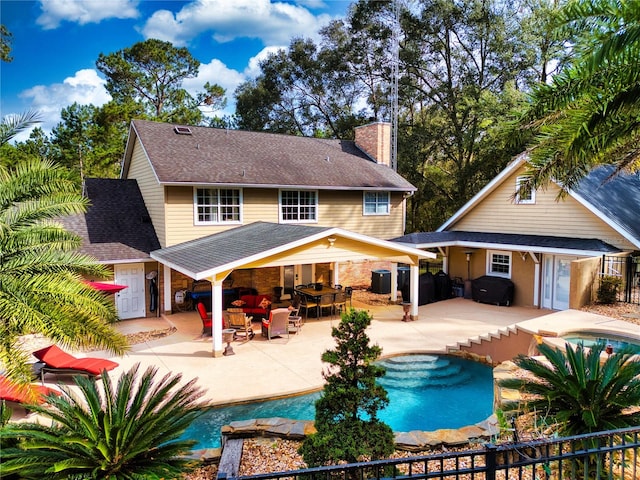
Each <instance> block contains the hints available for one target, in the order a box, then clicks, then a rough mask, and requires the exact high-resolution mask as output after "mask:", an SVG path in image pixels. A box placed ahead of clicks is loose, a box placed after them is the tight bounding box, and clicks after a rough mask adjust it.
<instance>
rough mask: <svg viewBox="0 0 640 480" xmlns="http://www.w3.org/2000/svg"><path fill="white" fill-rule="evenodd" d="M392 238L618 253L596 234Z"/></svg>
mask: <svg viewBox="0 0 640 480" xmlns="http://www.w3.org/2000/svg"><path fill="white" fill-rule="evenodd" d="M393 241H394V242H398V243H402V244H404V245H410V246H412V247H415V248H438V247H448V246H459V247H469V248H488V249H491V248H493V249H503V250H505V249H508V250H516V251H518V250H522V251H534V252H542V253H553V254H569V255H589V256H598V255H603V254H615V253H620V250H619V249H618V248H616V247H614V246H612V245H609V244H608V243H605V242H603V241H602V240H598V239H596V238H570V237H552V236H547V235H521V234H512V233H487V232H461V231H445V232H421V233H410V234H408V235H404V236H402V237H398V238H395V239H394V240H393Z"/></svg>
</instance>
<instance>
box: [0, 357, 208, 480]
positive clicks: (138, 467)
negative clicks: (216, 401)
mask: <svg viewBox="0 0 640 480" xmlns="http://www.w3.org/2000/svg"><path fill="white" fill-rule="evenodd" d="M138 370H139V365H135V366H134V367H133V368H131V370H129V371H128V372H125V373H123V374H122V376H121V377H120V379H119V380H118V384H117V388H116V389H114V385H113V383H112V381H111V379H110V377H109V376H108V375H103V376H102V382H101V387H102V388H99V386H98V384H97V382H95V381H93V380H92V379H89V378H87V377H84V376H79V377H76V378H75V383H76V384H77V386H78V387H79V389H80V394H81V398H79V397H76V396H75V395H74V394H73V393H72V390H71V389H70V388H69V387H65V386H61V387H60V388H61V390H62V395H60V396H55V395H51V396H49V397H48V402H49V404H50V405H49V406H48V407H47V406H44V407H43V406H38V405H33V406H31V407H30V408H31V409H32V410H33V411H34V412H37V413H38V414H40V415H42V416H43V417H45V418H46V419H50V420H52V421H53V422H52V423H51V425H43V423H48V422H39V423H22V424H10V425H7V426H5V427H4V428H3V429H2V430H0V433H1V435H0V438H1V439H2V441H3V442H6V441H7V440H9V441H11V440H13V441H16V440H17V441H18V444H17V446H16V447H11V446H8V447H5V446H4V445H3V448H2V457H3V458H2V464H1V465H0V473H2V475H10V474H13V473H19V474H20V476H21V478H38V479H41V478H47V479H53V480H55V479H68V478H93V479H95V478H104V479H107V478H109V479H135V478H145V479H160V478H181V476H182V474H183V473H184V472H186V471H189V470H190V469H191V468H192V467H193V466H194V463H193V462H192V461H190V460H188V459H187V457H186V455H187V454H189V453H190V450H191V448H192V447H193V445H194V444H195V443H196V442H195V441H194V440H186V439H183V438H181V436H182V435H183V434H184V431H185V429H186V428H187V427H188V426H189V425H190V424H191V422H192V421H193V420H195V419H196V418H197V417H198V416H200V415H201V414H202V413H203V412H204V409H205V407H206V405H205V404H204V403H200V402H199V401H198V399H199V398H200V397H201V396H202V395H203V393H204V392H203V391H202V390H201V389H200V388H198V387H197V386H196V385H195V381H196V379H193V380H191V381H190V382H188V383H186V384H185V385H183V386H180V385H179V383H180V380H181V375H175V376H171V375H170V374H167V375H165V376H164V377H163V378H162V379H160V381H158V382H156V381H155V376H156V374H157V369H156V368H155V367H149V368H147V370H146V371H145V372H144V374H143V375H142V377H140V380H139V381H138Z"/></svg>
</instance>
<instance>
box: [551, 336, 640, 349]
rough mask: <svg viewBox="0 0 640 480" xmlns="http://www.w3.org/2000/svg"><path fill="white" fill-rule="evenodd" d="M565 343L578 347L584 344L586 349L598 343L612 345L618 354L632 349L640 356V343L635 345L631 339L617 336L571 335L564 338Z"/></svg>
mask: <svg viewBox="0 0 640 480" xmlns="http://www.w3.org/2000/svg"><path fill="white" fill-rule="evenodd" d="M562 338H563V339H564V340H565V341H567V342H569V343H572V344H574V345H577V344H578V343H582V344H583V345H584V346H585V347H592V346H593V345H595V344H596V343H604V344H605V345H611V346H612V347H613V351H614V352H618V351H620V350H622V349H623V348H627V347H631V351H632V352H634V353H638V354H640V343H634V342H632V341H630V340H629V339H623V338H621V337H616V336H609V335H608V336H604V335H603V334H598V333H582V332H580V333H570V334H568V335H566V336H563V337H562Z"/></svg>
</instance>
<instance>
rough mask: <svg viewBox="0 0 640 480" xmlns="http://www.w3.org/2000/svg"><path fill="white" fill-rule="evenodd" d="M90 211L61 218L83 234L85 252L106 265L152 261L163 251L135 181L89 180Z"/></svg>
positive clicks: (71, 228)
mask: <svg viewBox="0 0 640 480" xmlns="http://www.w3.org/2000/svg"><path fill="white" fill-rule="evenodd" d="M85 192H86V196H87V198H88V199H89V200H90V202H91V205H90V207H89V208H88V209H87V212H86V213H84V214H81V215H72V216H68V217H64V218H62V219H60V222H61V223H62V224H63V225H64V226H65V228H66V229H67V230H70V231H72V232H74V233H75V234H77V235H79V236H80V237H81V238H82V240H83V244H82V247H81V248H80V249H79V251H80V252H81V253H84V254H87V255H91V256H93V257H94V258H96V259H97V260H98V261H100V262H102V263H120V262H123V261H133V260H136V261H142V260H148V259H149V258H150V257H149V253H150V252H151V251H153V250H157V249H158V248H160V242H159V241H158V237H157V236H156V232H155V230H154V228H153V224H152V223H151V218H150V217H149V213H148V212H147V208H146V207H145V204H144V200H143V199H142V195H141V193H140V189H139V188H138V183H137V182H136V181H135V180H118V179H110V178H87V179H86V180H85Z"/></svg>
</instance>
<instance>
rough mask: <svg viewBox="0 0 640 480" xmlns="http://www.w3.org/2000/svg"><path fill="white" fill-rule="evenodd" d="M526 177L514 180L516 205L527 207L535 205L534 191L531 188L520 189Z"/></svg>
mask: <svg viewBox="0 0 640 480" xmlns="http://www.w3.org/2000/svg"><path fill="white" fill-rule="evenodd" d="M526 178H527V177H518V178H516V203H519V204H523V205H527V204H534V203H536V191H535V190H533V189H532V188H521V185H522V184H523V183H524V182H525V180H526Z"/></svg>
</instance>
